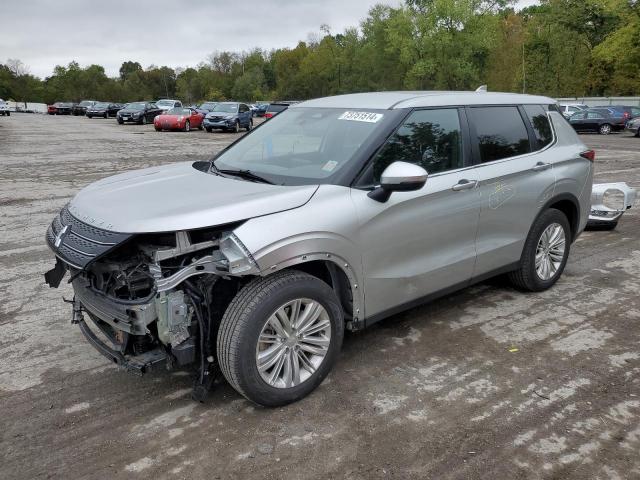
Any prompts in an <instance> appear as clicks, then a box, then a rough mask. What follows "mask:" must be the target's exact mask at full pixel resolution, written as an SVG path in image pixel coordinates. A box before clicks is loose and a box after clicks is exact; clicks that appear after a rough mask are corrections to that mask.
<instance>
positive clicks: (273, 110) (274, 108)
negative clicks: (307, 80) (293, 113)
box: [264, 103, 289, 120]
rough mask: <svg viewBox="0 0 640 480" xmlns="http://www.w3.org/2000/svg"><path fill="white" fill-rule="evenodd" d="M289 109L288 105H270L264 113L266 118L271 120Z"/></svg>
mask: <svg viewBox="0 0 640 480" xmlns="http://www.w3.org/2000/svg"><path fill="white" fill-rule="evenodd" d="M287 108H289V104H288V103H270V104H269V105H268V106H267V109H266V111H265V112H264V118H265V119H266V120H269V119H270V118H273V117H275V116H276V115H277V114H279V113H280V112H284V111H285V110H286V109H287Z"/></svg>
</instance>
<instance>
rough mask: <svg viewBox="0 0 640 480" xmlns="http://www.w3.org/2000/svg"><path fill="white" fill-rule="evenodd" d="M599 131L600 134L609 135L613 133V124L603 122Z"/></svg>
mask: <svg viewBox="0 0 640 480" xmlns="http://www.w3.org/2000/svg"><path fill="white" fill-rule="evenodd" d="M598 132H599V133H600V135H609V134H610V133H611V125H609V124H608V123H603V124H602V125H600V128H599V129H598Z"/></svg>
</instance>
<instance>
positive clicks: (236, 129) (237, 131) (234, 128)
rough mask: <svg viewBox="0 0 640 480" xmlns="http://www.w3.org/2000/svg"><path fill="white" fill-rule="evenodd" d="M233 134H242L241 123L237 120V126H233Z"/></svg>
mask: <svg viewBox="0 0 640 480" xmlns="http://www.w3.org/2000/svg"><path fill="white" fill-rule="evenodd" d="M233 133H240V121H239V120H236V124H235V125H234V126H233Z"/></svg>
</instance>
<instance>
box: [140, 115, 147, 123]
mask: <svg viewBox="0 0 640 480" xmlns="http://www.w3.org/2000/svg"><path fill="white" fill-rule="evenodd" d="M146 124H147V116H146V115H142V119H141V120H140V125H146Z"/></svg>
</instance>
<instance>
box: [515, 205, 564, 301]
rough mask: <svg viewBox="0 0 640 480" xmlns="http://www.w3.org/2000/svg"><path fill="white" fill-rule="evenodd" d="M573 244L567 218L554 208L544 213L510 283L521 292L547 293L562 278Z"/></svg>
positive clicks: (530, 232) (536, 224) (534, 226)
mask: <svg viewBox="0 0 640 480" xmlns="http://www.w3.org/2000/svg"><path fill="white" fill-rule="evenodd" d="M570 244H571V228H570V227H569V221H568V220H567V217H566V215H565V214H564V213H562V212H561V211H560V210H556V209H555V208H550V209H548V210H545V211H544V212H543V213H542V214H540V216H539V217H538V218H537V219H536V220H535V221H534V222H533V225H532V226H531V230H530V231H529V235H528V236H527V240H526V241H525V244H524V249H523V251H522V257H521V259H520V266H519V268H518V270H516V271H514V272H511V273H510V274H509V279H510V280H511V282H512V283H513V284H514V285H515V286H516V287H518V288H520V289H522V290H528V291H530V292H539V291H541V290H546V289H547V288H549V287H551V286H552V285H553V284H554V283H556V282H557V281H558V278H560V275H562V272H563V270H564V267H565V265H566V264H567V259H568V258H569V249H570Z"/></svg>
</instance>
